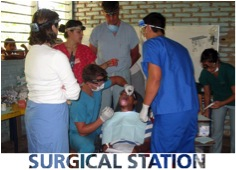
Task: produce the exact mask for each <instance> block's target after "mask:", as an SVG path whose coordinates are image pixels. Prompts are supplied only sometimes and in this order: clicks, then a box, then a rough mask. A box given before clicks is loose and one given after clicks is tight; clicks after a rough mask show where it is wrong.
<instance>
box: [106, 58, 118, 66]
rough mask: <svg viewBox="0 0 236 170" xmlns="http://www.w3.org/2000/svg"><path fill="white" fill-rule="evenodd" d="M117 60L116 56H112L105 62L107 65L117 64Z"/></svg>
mask: <svg viewBox="0 0 236 170" xmlns="http://www.w3.org/2000/svg"><path fill="white" fill-rule="evenodd" d="M118 61H119V60H118V59H116V58H112V59H110V60H108V61H107V62H106V64H107V67H113V66H117V65H118Z"/></svg>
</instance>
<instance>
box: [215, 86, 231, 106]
mask: <svg viewBox="0 0 236 170" xmlns="http://www.w3.org/2000/svg"><path fill="white" fill-rule="evenodd" d="M231 90H232V95H231V96H230V97H229V98H227V99H226V100H223V101H214V105H213V106H211V108H213V109H217V108H220V107H222V106H224V105H227V104H228V103H230V102H232V101H234V100H235V86H231Z"/></svg>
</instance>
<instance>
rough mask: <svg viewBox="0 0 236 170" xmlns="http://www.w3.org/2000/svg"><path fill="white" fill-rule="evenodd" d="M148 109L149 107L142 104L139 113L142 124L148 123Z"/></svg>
mask: <svg viewBox="0 0 236 170" xmlns="http://www.w3.org/2000/svg"><path fill="white" fill-rule="evenodd" d="M148 109H149V106H148V105H146V104H143V107H142V110H141V111H140V114H139V118H140V120H141V121H142V122H147V121H148Z"/></svg>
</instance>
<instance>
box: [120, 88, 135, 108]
mask: <svg viewBox="0 0 236 170" xmlns="http://www.w3.org/2000/svg"><path fill="white" fill-rule="evenodd" d="M134 101H135V100H134V97H133V95H131V96H129V95H127V93H126V92H125V91H122V92H121V93H120V98H119V104H120V106H121V107H124V106H134V104H135V102H134Z"/></svg>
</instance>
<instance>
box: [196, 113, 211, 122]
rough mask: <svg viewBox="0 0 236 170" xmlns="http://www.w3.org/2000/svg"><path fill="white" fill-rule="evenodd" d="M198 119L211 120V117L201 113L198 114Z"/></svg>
mask: <svg viewBox="0 0 236 170" xmlns="http://www.w3.org/2000/svg"><path fill="white" fill-rule="evenodd" d="M198 121H211V119H209V118H208V117H206V116H203V115H201V114H198Z"/></svg>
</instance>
